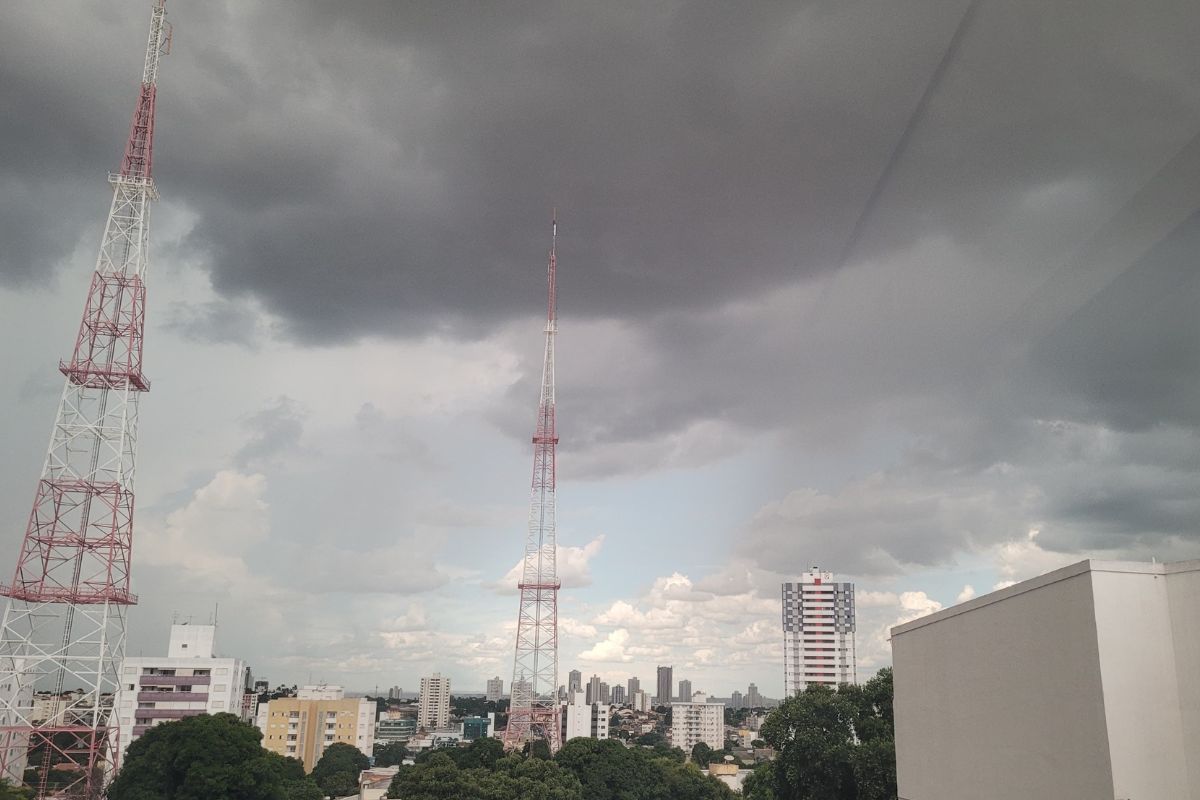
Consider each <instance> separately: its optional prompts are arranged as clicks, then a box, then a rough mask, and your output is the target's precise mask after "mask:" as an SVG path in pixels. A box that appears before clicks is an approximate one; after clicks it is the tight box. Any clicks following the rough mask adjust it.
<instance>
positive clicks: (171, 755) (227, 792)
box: [108, 714, 282, 800]
mask: <svg viewBox="0 0 1200 800" xmlns="http://www.w3.org/2000/svg"><path fill="white" fill-rule="evenodd" d="M261 738H262V735H261V734H260V733H259V732H258V730H257V729H256V728H255V727H254V726H252V725H248V724H246V723H244V722H242V721H241V720H239V719H238V718H237V717H235V716H234V715H233V714H214V715H212V716H209V715H207V714H203V715H201V716H198V717H188V718H186V719H181V720H178V721H176V722H168V723H165V724H162V725H155V726H154V727H152V728H150V729H149V730H148V731H146V733H145V734H143V735H142V737H141V738H139V739H138V740H137V741H135V742H134V743H133V744H131V745H129V750H128V751H127V752H126V755H125V764H124V766H122V767H121V771H120V772H119V773H117V776H116V778H115V779H114V780H113V782H112V784H110V785H109V787H108V798H109V800H213V798H221V799H222V800H279V798H280V797H281V796H282V794H281V793H282V779H281V777H280V772H279V770H280V766H279V764H278V762H276V761H275V760H274V759H273V758H272V755H271V754H270V753H268V752H267V751H266V750H264V749H263V748H262V745H261V744H260V740H261Z"/></svg>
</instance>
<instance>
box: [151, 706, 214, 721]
mask: <svg viewBox="0 0 1200 800" xmlns="http://www.w3.org/2000/svg"><path fill="white" fill-rule="evenodd" d="M203 713H204V709H202V708H139V709H137V710H136V711H134V714H135V715H136V716H137V717H138V718H139V719H183V718H184V717H195V716H197V715H199V714H203Z"/></svg>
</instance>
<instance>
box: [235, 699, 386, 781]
mask: <svg viewBox="0 0 1200 800" xmlns="http://www.w3.org/2000/svg"><path fill="white" fill-rule="evenodd" d="M375 710H376V705H375V701H374V700H368V699H367V698H365V697H355V698H349V699H347V698H346V697H345V694H344V692H343V691H342V688H341V687H340V686H304V687H302V688H301V689H300V691H299V692H298V693H297V695H296V696H295V697H282V698H280V699H278V700H272V701H270V702H269V703H265V704H263V705H260V706H259V711H258V727H259V728H260V729H261V730H262V734H263V738H262V746H263V747H265V748H266V749H268V750H270V751H272V752H274V753H278V754H279V755H281V756H290V757H291V758H296V759H299V760H300V761H302V762H303V763H304V769H305V771H308V772H311V771H312V768H313V767H315V766H316V764H317V762H318V761H320V760H321V755H322V754H323V753H324V752H325V748H327V747H329V746H330V745H331V744H333V743H335V742H343V743H345V744H349V745H352V746H354V747H357V748H358V750H359V752H361V753H362V754H363V755H365V756H368V757H370V756H371V755H372V748H373V744H374V738H375Z"/></svg>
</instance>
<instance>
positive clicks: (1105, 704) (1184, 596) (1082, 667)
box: [892, 561, 1200, 800]
mask: <svg viewBox="0 0 1200 800" xmlns="http://www.w3.org/2000/svg"><path fill="white" fill-rule="evenodd" d="M892 655H893V663H894V667H895V691H896V695H895V712H896V758H897V777H898V779H899V789H900V798H901V800H959V799H960V798H968V797H969V798H972V799H973V800H993V799H994V800H1001V799H1002V798H1017V797H1020V798H1055V800H1074V798H1078V799H1079V800H1094V799H1095V798H1104V799H1105V800H1108V798H1115V799H1116V800H1159V798H1162V800H1200V775H1198V774H1197V772H1198V770H1200V764H1198V763H1197V762H1198V761H1200V681H1198V680H1197V678H1196V676H1197V675H1200V561H1193V562H1183V563H1181V564H1173V565H1163V564H1134V563H1124V562H1101V561H1094V562H1088V561H1085V562H1080V563H1079V564H1073V565H1071V566H1069V567H1064V568H1063V569H1060V570H1057V571H1055V572H1052V573H1049V574H1047V575H1043V576H1041V577H1039V578H1034V579H1033V580H1030V581H1025V582H1023V583H1020V584H1017V585H1016V586H1012V587H1009V588H1008V589H1003V590H1001V591H999V592H993V593H992V594H989V595H985V596H984V597H980V598H977V599H975V600H972V601H970V602H967V603H964V604H962V605H959V606H955V607H954V608H950V609H947V610H945V611H941V612H938V613H937V614H932V615H930V616H928V617H925V618H922V619H920V620H916V621H914V622H910V623H907V624H905V625H900V626H898V627H896V628H893V629H892Z"/></svg>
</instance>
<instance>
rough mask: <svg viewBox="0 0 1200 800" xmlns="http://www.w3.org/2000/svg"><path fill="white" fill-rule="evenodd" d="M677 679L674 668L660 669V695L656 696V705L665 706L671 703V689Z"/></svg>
mask: <svg viewBox="0 0 1200 800" xmlns="http://www.w3.org/2000/svg"><path fill="white" fill-rule="evenodd" d="M674 677H675V668H674V667H659V668H658V694H656V695H655V696H654V703H655V704H656V705H660V706H665V705H670V703H671V697H672V695H671V687H672V686H673V685H674V683H673V680H674Z"/></svg>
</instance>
